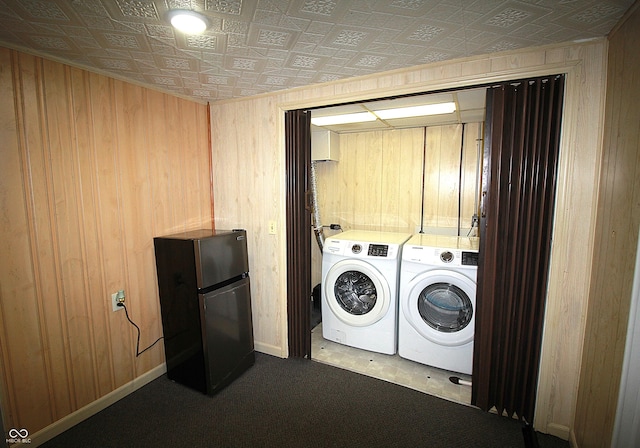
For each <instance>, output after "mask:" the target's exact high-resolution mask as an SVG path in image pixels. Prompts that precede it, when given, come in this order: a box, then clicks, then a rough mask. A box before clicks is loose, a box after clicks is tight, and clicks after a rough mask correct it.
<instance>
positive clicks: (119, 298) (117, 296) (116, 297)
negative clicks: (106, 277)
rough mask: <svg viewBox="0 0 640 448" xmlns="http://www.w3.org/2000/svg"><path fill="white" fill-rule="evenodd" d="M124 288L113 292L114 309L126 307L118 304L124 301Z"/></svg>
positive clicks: (112, 304)
mask: <svg viewBox="0 0 640 448" xmlns="http://www.w3.org/2000/svg"><path fill="white" fill-rule="evenodd" d="M124 297H125V296H124V289H121V290H120V291H118V292H114V293H113V294H111V306H112V307H113V311H119V310H123V309H124V308H123V307H121V306H118V304H119V303H124Z"/></svg>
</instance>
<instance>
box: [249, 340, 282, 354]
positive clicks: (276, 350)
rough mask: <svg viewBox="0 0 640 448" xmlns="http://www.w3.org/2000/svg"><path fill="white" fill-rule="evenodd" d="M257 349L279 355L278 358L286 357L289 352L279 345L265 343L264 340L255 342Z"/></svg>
mask: <svg viewBox="0 0 640 448" xmlns="http://www.w3.org/2000/svg"><path fill="white" fill-rule="evenodd" d="M254 346H255V351H257V352H260V353H264V354H266V355H271V356H277V357H278V358H286V357H287V356H288V354H287V352H286V351H285V350H284V349H283V348H282V347H279V346H277V345H271V344H265V343H263V342H257V341H256V342H254Z"/></svg>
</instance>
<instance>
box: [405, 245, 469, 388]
mask: <svg viewBox="0 0 640 448" xmlns="http://www.w3.org/2000/svg"><path fill="white" fill-rule="evenodd" d="M478 243H479V240H478V238H476V237H457V236H446V235H429V234H418V235H414V236H413V237H411V239H410V240H409V241H407V242H406V243H405V245H404V248H403V251H402V265H401V268H400V293H399V308H400V311H399V315H398V354H399V355H400V356H401V357H403V358H406V359H410V360H412V361H417V362H419V363H422V364H426V365H429V366H433V367H437V368H440V369H444V370H449V371H452V372H458V373H464V374H468V375H471V372H472V366H473V337H474V331H475V311H476V309H475V308H476V280H477V276H478Z"/></svg>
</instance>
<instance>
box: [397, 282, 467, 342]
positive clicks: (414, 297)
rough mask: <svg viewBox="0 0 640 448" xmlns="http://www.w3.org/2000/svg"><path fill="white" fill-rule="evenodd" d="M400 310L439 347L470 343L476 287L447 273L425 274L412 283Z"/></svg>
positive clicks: (422, 333) (421, 332) (403, 298)
mask: <svg viewBox="0 0 640 448" xmlns="http://www.w3.org/2000/svg"><path fill="white" fill-rule="evenodd" d="M407 291H408V293H407V294H404V295H403V296H402V299H401V304H400V307H401V309H402V312H403V313H404V316H405V318H406V319H407V321H408V322H409V324H410V325H411V326H412V327H413V328H414V329H415V330H416V331H417V332H418V333H420V334H421V335H422V336H424V337H425V338H427V339H429V340H430V341H432V342H435V343H437V344H440V345H445V346H457V345H464V344H466V343H468V342H471V341H473V336H474V331H475V325H474V321H475V316H474V314H475V301H476V283H475V281H473V280H471V279H470V278H469V277H467V276H466V275H463V274H461V273H459V272H455V271H448V270H433V271H427V272H424V273H422V274H421V275H418V276H417V277H416V278H415V279H413V280H412V281H411V282H410V283H409V285H408V288H407Z"/></svg>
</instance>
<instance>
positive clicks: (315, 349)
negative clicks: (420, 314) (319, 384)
mask: <svg viewBox="0 0 640 448" xmlns="http://www.w3.org/2000/svg"><path fill="white" fill-rule="evenodd" d="M311 358H312V359H313V360H315V361H317V362H322V363H325V364H329V365H333V366H336V367H340V368H343V369H347V370H351V371H353V372H358V373H361V374H364V375H368V376H371V377H374V378H378V379H381V380H385V381H389V382H391V383H395V384H400V385H402V386H405V387H409V388H411V389H415V390H418V391H420V392H424V393H427V394H430V395H434V396H437V397H440V398H444V399H447V400H450V401H454V402H456V403H461V404H466V405H469V404H470V403H471V386H465V385H458V384H453V383H452V382H451V381H450V380H449V377H451V376H457V377H459V378H460V379H463V380H467V381H471V377H470V376H469V375H463V374H460V373H453V372H449V371H446V370H441V369H436V368H433V367H429V366H426V365H423V364H420V363H417V362H414V361H409V360H406V359H404V358H401V357H400V356H398V355H385V354H382V353H375V352H370V351H367V350H360V349H357V348H353V347H348V346H346V345H342V344H338V343H335V342H331V341H328V340H326V339H324V338H323V337H322V323H320V324H319V325H317V326H315V327H314V328H313V329H312V330H311Z"/></svg>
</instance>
